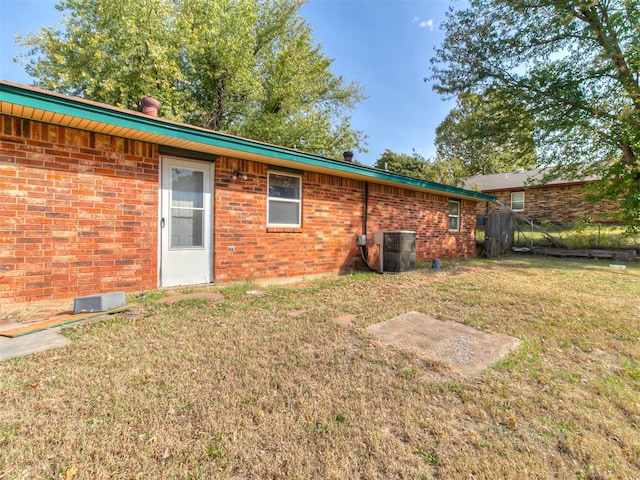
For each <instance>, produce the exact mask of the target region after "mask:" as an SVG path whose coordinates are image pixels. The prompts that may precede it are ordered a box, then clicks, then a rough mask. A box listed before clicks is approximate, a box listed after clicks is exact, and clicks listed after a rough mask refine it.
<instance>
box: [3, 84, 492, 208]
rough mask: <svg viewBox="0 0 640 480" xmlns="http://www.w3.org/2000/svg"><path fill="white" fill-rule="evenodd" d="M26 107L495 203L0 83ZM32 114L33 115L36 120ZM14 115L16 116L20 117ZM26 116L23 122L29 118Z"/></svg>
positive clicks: (209, 149) (164, 139)
mask: <svg viewBox="0 0 640 480" xmlns="http://www.w3.org/2000/svg"><path fill="white" fill-rule="evenodd" d="M6 104H12V105H18V106H22V107H24V108H26V109H33V112H35V111H44V112H53V113H56V114H60V115H63V116H68V117H72V118H80V119H83V120H88V121H91V122H96V123H97V124H104V125H114V126H117V127H121V128H124V129H127V130H130V131H131V132H132V133H133V132H141V133H144V134H148V135H150V136H152V137H153V141H154V142H157V143H159V144H166V145H169V146H172V144H173V142H172V139H177V140H179V141H181V142H182V144H183V145H188V146H189V148H190V149H193V150H195V151H201V152H206V153H217V154H221V155H222V154H226V155H230V156H231V155H232V154H233V156H237V157H240V158H246V159H251V160H256V161H262V162H265V163H272V162H276V163H278V164H280V165H286V166H291V167H294V168H295V167H297V168H302V169H304V168H305V167H306V168H309V169H312V170H314V171H321V172H324V173H327V174H334V175H336V174H339V175H342V176H346V177H349V178H355V179H360V180H363V181H369V182H375V183H382V184H387V185H395V186H398V187H402V188H408V189H412V190H420V191H427V192H431V193H435V194H439V195H445V196H450V197H455V198H461V199H473V200H486V201H492V200H493V199H494V198H495V197H493V196H491V195H488V194H484V193H481V192H475V191H471V190H465V189H463V188H458V187H452V186H449V185H443V184H440V183H435V182H428V181H424V180H420V179H417V178H413V177H408V176H404V175H400V174H396V173H393V172H387V171H383V170H378V169H375V168H372V167H367V166H363V165H359V164H354V163H347V162H344V161H341V160H335V159H330V158H326V157H322V156H320V155H315V154H311V153H307V152H303V151H298V150H294V149H289V148H285V147H280V146H276V145H271V144H267V143H262V142H258V141H255V140H249V139H245V138H241V137H235V136H232V135H228V134H223V133H220V132H216V131H213V130H207V129H204V128H200V127H196V126H193V125H186V124H183V123H177V122H173V121H170V120H166V119H161V118H154V117H149V116H147V115H145V114H142V113H139V112H134V111H131V110H125V109H121V108H116V107H112V106H109V105H104V104H101V103H97V102H92V101H88V100H84V99H81V98H76V97H69V96H66V95H61V94H57V93H53V92H49V91H45V90H40V89H37V88H33V87H27V86H24V85H19V84H13V83H10V82H5V81H0V105H2V112H3V113H7V112H5V105H6ZM33 112H31V114H32V115H33ZM12 114H13V115H17V114H16V113H15V112H13V113H12ZM26 117H27V115H25V117H24V118H26Z"/></svg>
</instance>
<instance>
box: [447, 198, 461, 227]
mask: <svg viewBox="0 0 640 480" xmlns="http://www.w3.org/2000/svg"><path fill="white" fill-rule="evenodd" d="M452 203H453V204H455V205H457V206H458V213H457V214H456V215H453V214H451V212H450V211H449V208H450V205H451V204H452ZM452 218H455V219H456V228H451V219H452ZM447 225H448V226H449V231H450V232H459V231H460V202H459V201H458V200H449V203H447Z"/></svg>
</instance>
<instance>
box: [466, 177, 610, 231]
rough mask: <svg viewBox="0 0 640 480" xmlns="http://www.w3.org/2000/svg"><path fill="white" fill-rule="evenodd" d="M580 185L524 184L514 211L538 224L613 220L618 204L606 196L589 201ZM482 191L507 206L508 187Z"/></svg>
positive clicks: (481, 205)
mask: <svg viewBox="0 0 640 480" xmlns="http://www.w3.org/2000/svg"><path fill="white" fill-rule="evenodd" d="M584 188H585V186H584V185H583V184H579V185H560V186H548V187H536V188H528V189H526V190H525V191H524V192H525V193H524V211H521V212H520V211H519V212H518V213H520V214H522V215H524V216H525V217H527V218H528V219H530V220H533V221H534V222H535V223H537V224H538V225H540V224H542V223H544V222H549V223H551V224H554V225H569V224H571V223H572V222H575V221H582V220H584V219H590V220H593V221H594V222H603V223H607V222H614V221H615V220H614V214H615V213H616V212H618V211H620V205H619V204H618V203H617V202H612V201H609V200H604V201H600V202H596V203H592V202H589V201H587V194H586V193H585V191H584ZM517 191H522V190H514V192H517ZM485 193H488V194H489V195H493V196H495V197H497V198H498V200H500V201H501V202H502V203H505V204H507V205H509V206H511V191H499V192H485ZM490 208H491V209H492V210H496V209H498V208H499V207H497V206H496V205H494V204H491V205H490ZM485 212H486V205H485V203H484V202H481V203H479V204H478V213H479V214H481V215H484V214H485Z"/></svg>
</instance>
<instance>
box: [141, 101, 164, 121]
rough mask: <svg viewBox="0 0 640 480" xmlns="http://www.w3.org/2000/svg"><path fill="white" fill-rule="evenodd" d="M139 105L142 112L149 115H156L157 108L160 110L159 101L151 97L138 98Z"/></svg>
mask: <svg viewBox="0 0 640 480" xmlns="http://www.w3.org/2000/svg"><path fill="white" fill-rule="evenodd" d="M140 106H141V107H142V113H144V114H146V115H149V116H150V117H157V116H158V110H160V102H159V101H158V100H156V99H155V98H153V97H142V99H140Z"/></svg>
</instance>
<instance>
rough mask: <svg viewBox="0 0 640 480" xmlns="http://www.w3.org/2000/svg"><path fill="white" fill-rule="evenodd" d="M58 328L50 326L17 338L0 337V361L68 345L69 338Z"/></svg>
mask: <svg viewBox="0 0 640 480" xmlns="http://www.w3.org/2000/svg"><path fill="white" fill-rule="evenodd" d="M60 330H61V329H60V328H52V329H49V330H43V331H41V332H36V333H31V334H29V335H24V336H22V337H17V338H7V337H0V362H2V361H4V360H8V359H10V358H16V357H24V356H25V355H30V354H32V353H37V352H43V351H45V350H49V349H51V348H59V347H64V346H66V345H69V344H70V343H71V340H69V339H68V338H67V337H65V336H63V335H61V334H60Z"/></svg>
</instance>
